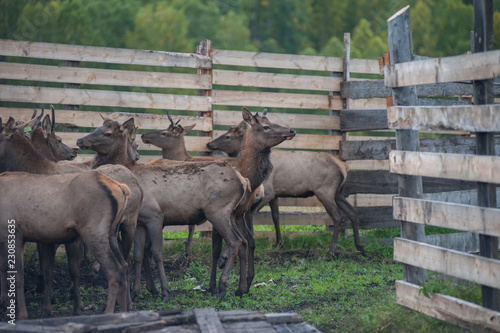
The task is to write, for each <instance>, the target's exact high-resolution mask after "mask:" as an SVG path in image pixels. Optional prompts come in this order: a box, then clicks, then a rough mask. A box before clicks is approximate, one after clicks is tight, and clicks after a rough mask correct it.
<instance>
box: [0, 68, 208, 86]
mask: <svg viewBox="0 0 500 333" xmlns="http://www.w3.org/2000/svg"><path fill="white" fill-rule="evenodd" d="M0 78H2V79H11V80H26V81H41V82H61V83H73V84H98V85H112V86H131V87H153V88H180V89H210V88H211V86H212V82H211V77H210V76H209V75H196V74H187V73H162V72H146V71H125V70H114V69H102V68H84V67H59V66H47V65H36V64H25V63H8V62H0Z"/></svg>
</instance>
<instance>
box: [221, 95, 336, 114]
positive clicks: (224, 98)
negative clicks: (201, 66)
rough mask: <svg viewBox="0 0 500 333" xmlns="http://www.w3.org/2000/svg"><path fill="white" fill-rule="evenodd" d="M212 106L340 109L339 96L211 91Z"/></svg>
mask: <svg viewBox="0 0 500 333" xmlns="http://www.w3.org/2000/svg"><path fill="white" fill-rule="evenodd" d="M212 103H213V104H214V105H238V106H250V107H252V106H258V107H277V108H297V109H320V110H329V109H336V110H340V109H341V108H342V100H341V99H340V96H331V97H330V96H328V95H311V94H291V93H273V92H255V91H233V90H213V95H212Z"/></svg>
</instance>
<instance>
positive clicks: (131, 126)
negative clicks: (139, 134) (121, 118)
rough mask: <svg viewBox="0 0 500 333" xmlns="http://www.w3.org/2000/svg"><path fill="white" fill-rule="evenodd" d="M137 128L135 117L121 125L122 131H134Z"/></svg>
mask: <svg viewBox="0 0 500 333" xmlns="http://www.w3.org/2000/svg"><path fill="white" fill-rule="evenodd" d="M134 130H135V125H134V118H130V119H129V120H127V121H126V122H124V123H123V124H122V125H121V126H120V131H122V132H128V133H132V132H133V131H134Z"/></svg>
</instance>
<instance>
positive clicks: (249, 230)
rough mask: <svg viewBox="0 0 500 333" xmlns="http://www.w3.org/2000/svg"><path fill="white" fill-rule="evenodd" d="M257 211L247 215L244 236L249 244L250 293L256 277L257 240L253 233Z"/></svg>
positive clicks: (248, 283)
mask: <svg viewBox="0 0 500 333" xmlns="http://www.w3.org/2000/svg"><path fill="white" fill-rule="evenodd" d="M256 212H257V211H256V210H253V209H250V210H249V211H248V212H246V213H245V216H244V219H245V225H244V226H243V235H244V237H245V239H246V241H247V243H248V253H247V260H248V271H247V286H246V287H247V288H246V290H247V291H246V292H249V291H250V287H251V286H252V281H253V278H254V277H255V238H254V232H253V217H254V214H255V213H256Z"/></svg>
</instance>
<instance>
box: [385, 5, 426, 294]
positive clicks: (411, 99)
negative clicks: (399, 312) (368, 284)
mask: <svg viewBox="0 0 500 333" xmlns="http://www.w3.org/2000/svg"><path fill="white" fill-rule="evenodd" d="M409 7H410V6H406V7H405V8H403V9H402V10H400V11H399V12H397V13H396V14H394V15H393V16H392V17H391V18H390V19H389V20H388V21H387V24H388V43H389V52H390V59H391V64H393V65H394V64H398V63H402V62H409V61H411V60H412V56H413V46H412V40H411V26H410V11H409ZM392 96H393V103H394V105H396V106H400V105H406V106H413V105H417V94H416V88H415V86H410V87H402V88H393V89H392ZM396 149H397V150H404V151H419V150H420V143H419V137H418V131H415V130H406V129H404V130H402V129H397V130H396ZM422 192H423V190H422V177H421V176H407V175H398V193H399V196H401V197H409V198H422ZM424 231H425V227H424V226H423V225H419V224H415V223H411V222H405V221H401V237H403V238H406V239H410V240H415V241H419V242H425V232H424ZM403 279H404V281H406V282H410V283H414V284H418V285H420V284H422V283H423V282H425V280H426V279H427V271H426V270H425V269H423V268H420V267H415V266H411V265H407V264H403Z"/></svg>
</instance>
